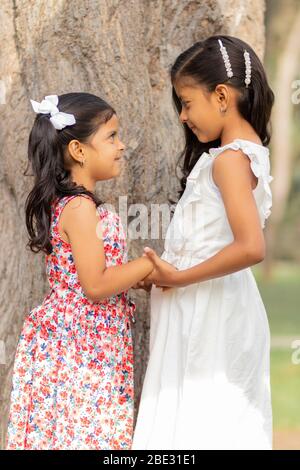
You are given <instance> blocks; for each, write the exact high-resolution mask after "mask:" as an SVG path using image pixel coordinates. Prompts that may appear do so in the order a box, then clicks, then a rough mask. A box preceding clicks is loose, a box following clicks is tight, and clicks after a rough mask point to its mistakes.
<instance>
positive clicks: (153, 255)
mask: <svg viewBox="0 0 300 470" xmlns="http://www.w3.org/2000/svg"><path fill="white" fill-rule="evenodd" d="M144 252H145V253H146V256H148V258H149V259H150V260H151V261H152V262H153V263H154V264H156V265H157V264H158V262H159V261H160V257H159V256H158V255H157V254H156V253H155V251H154V250H152V248H149V247H148V246H146V247H145V248H144Z"/></svg>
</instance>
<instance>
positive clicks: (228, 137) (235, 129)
mask: <svg viewBox="0 0 300 470" xmlns="http://www.w3.org/2000/svg"><path fill="white" fill-rule="evenodd" d="M220 139H221V146H222V147H223V145H227V144H230V143H231V142H233V141H234V140H235V139H245V140H250V141H253V142H256V143H257V144H262V142H261V139H260V138H259V136H258V135H257V133H256V132H255V130H254V129H253V127H252V126H251V124H249V122H247V121H246V120H244V119H241V118H238V119H233V120H230V125H229V123H227V124H226V125H225V126H224V128H223V131H222V133H221V135H220Z"/></svg>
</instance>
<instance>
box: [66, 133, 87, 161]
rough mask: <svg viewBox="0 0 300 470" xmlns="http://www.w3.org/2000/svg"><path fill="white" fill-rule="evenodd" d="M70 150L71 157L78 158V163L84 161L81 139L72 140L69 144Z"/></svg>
mask: <svg viewBox="0 0 300 470" xmlns="http://www.w3.org/2000/svg"><path fill="white" fill-rule="evenodd" d="M68 152H69V155H70V157H71V158H73V159H74V160H76V162H77V163H80V162H82V159H83V157H84V153H83V147H82V145H81V143H80V142H79V140H75V139H74V140H71V141H70V142H69V144H68Z"/></svg>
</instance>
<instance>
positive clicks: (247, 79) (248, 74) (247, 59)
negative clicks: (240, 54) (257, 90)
mask: <svg viewBox="0 0 300 470" xmlns="http://www.w3.org/2000/svg"><path fill="white" fill-rule="evenodd" d="M244 59H245V75H246V77H245V84H246V88H248V85H250V83H251V60H250V54H249V52H248V51H246V50H245V51H244Z"/></svg>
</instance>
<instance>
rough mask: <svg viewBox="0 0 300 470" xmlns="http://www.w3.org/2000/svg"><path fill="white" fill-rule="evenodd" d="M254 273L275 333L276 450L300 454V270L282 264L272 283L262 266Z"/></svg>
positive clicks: (272, 332) (272, 336) (272, 388)
mask: <svg viewBox="0 0 300 470" xmlns="http://www.w3.org/2000/svg"><path fill="white" fill-rule="evenodd" d="M252 271H253V274H254V275H255V278H256V281H257V284H258V287H259V290H260V292H261V296H262V298H263V301H264V304H265V307H266V311H267V315H268V319H269V323H270V329H271V338H272V343H271V391H272V406H273V426H274V449H283V450H287V449H294V450H300V393H299V392H300V363H299V364H294V363H293V361H292V354H293V353H295V349H293V348H292V342H293V341H295V340H297V339H298V340H299V341H300V315H299V305H300V267H299V265H295V264H292V263H288V262H278V263H276V266H274V267H273V272H272V278H271V279H269V280H266V279H265V278H264V273H263V269H262V267H261V266H260V265H257V266H255V267H253V268H252ZM298 357H300V354H298Z"/></svg>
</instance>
